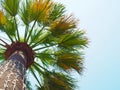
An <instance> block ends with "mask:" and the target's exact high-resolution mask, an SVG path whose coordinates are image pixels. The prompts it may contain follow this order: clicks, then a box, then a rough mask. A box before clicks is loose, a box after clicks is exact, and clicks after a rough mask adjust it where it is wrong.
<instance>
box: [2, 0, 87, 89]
mask: <svg viewBox="0 0 120 90" xmlns="http://www.w3.org/2000/svg"><path fill="white" fill-rule="evenodd" d="M65 11H66V10H65V7H64V5H62V4H61V3H55V2H54V1H52V0H1V10H0V31H1V33H2V34H3V35H5V37H4V36H2V35H1V36H0V60H1V61H2V60H4V58H5V59H8V57H9V56H10V55H11V54H12V53H13V52H15V51H16V50H21V51H23V52H24V53H25V54H26V57H27V65H26V68H27V71H28V72H29V73H27V75H29V74H30V73H31V74H32V75H33V76H34V78H35V79H36V81H37V83H36V86H37V88H38V89H39V90H74V88H75V86H76V85H75V83H74V82H75V80H74V79H73V78H72V77H71V75H70V72H71V71H72V70H75V71H77V72H78V73H79V74H80V73H81V72H82V69H83V54H82V51H83V49H84V48H85V47H86V46H87V43H88V40H87V38H86V36H84V34H85V32H84V31H83V30H80V29H78V27H77V24H78V20H76V19H75V18H74V17H73V16H72V15H66V14H65ZM26 84H27V86H28V89H30V88H32V87H30V85H29V80H27V82H26Z"/></svg>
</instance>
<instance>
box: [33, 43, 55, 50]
mask: <svg viewBox="0 0 120 90" xmlns="http://www.w3.org/2000/svg"><path fill="white" fill-rule="evenodd" d="M56 45H57V44H53V45H49V46H45V47H41V48H36V49H34V51H38V50H40V49H45V48H48V47H53V46H56Z"/></svg>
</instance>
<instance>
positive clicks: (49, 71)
mask: <svg viewBox="0 0 120 90" xmlns="http://www.w3.org/2000/svg"><path fill="white" fill-rule="evenodd" d="M34 63H35V64H36V65H37V66H39V67H40V68H42V69H43V70H45V71H47V72H49V73H51V72H50V71H49V70H47V69H46V68H44V67H42V66H41V65H40V64H38V63H36V62H34Z"/></svg>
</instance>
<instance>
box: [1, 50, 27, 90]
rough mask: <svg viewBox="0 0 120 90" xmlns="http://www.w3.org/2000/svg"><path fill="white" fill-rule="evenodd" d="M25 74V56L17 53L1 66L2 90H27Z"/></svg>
mask: <svg viewBox="0 0 120 90" xmlns="http://www.w3.org/2000/svg"><path fill="white" fill-rule="evenodd" d="M25 72H26V58H25V55H24V54H23V52H21V51H16V52H14V53H13V54H12V55H11V56H10V57H9V58H8V60H7V61H5V62H3V63H2V64H1V65H0V90H25V88H26V85H25Z"/></svg>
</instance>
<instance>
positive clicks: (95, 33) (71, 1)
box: [57, 0, 120, 90]
mask: <svg viewBox="0 0 120 90" xmlns="http://www.w3.org/2000/svg"><path fill="white" fill-rule="evenodd" d="M57 1H59V2H62V3H63V4H64V5H66V7H67V12H68V13H73V14H74V16H75V17H77V18H79V20H80V24H79V27H80V28H82V29H85V31H86V32H87V34H86V35H87V36H88V37H89V40H90V43H89V48H87V49H86V51H85V57H86V59H85V61H84V66H85V70H84V72H83V75H82V76H78V75H76V78H77V79H78V80H79V82H78V85H79V88H77V89H76V90H120V11H119V9H120V1H119V0H57Z"/></svg>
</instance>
